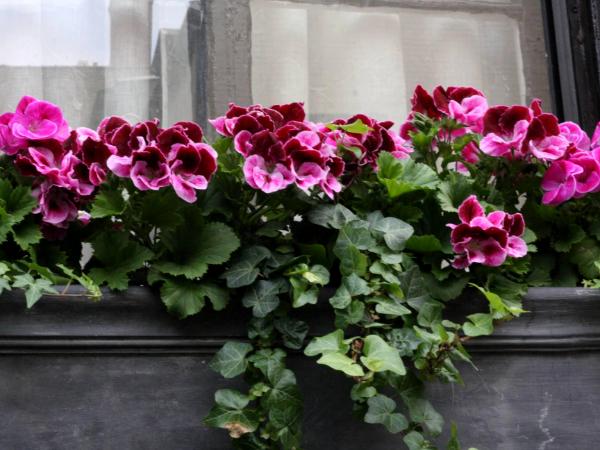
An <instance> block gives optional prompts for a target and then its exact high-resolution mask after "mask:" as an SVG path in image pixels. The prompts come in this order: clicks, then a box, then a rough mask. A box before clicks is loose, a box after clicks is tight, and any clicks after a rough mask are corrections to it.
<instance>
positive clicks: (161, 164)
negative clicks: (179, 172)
mask: <svg viewBox="0 0 600 450" xmlns="http://www.w3.org/2000/svg"><path fill="white" fill-rule="evenodd" d="M106 163H107V165H108V168H109V169H110V170H111V171H112V172H113V173H115V174H116V175H117V176H119V177H124V178H127V177H128V178H131V181H132V182H133V184H134V186H135V187H136V188H138V189H139V190H140V191H147V190H153V191H156V190H158V189H160V188H162V187H165V186H168V185H169V183H170V181H169V178H170V171H169V166H168V164H167V160H166V158H165V155H164V154H163V153H162V152H161V151H160V149H159V148H158V147H156V146H154V145H149V146H147V147H144V148H141V149H139V150H136V151H134V152H133V153H132V154H131V156H117V155H112V156H110V157H109V158H108V160H107V162H106Z"/></svg>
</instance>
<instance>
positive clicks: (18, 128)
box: [8, 96, 69, 141]
mask: <svg viewBox="0 0 600 450" xmlns="http://www.w3.org/2000/svg"><path fill="white" fill-rule="evenodd" d="M8 126H9V127H10V130H11V132H12V134H13V136H14V137H15V138H21V139H26V140H27V139H29V140H42V139H52V138H54V139H57V140H59V141H63V140H65V139H66V138H67V137H68V135H69V125H68V124H67V121H66V120H65V119H64V117H63V114H62V111H61V110H60V108H59V107H58V106H56V105H54V104H53V103H50V102H46V101H43V100H37V99H35V98H34V97H30V96H25V97H23V98H22V99H21V101H20V102H19V104H18V105H17V110H16V111H15V113H14V115H13V116H12V118H11V119H10V122H9V124H8Z"/></svg>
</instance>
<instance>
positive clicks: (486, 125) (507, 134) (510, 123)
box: [479, 105, 533, 157]
mask: <svg viewBox="0 0 600 450" xmlns="http://www.w3.org/2000/svg"><path fill="white" fill-rule="evenodd" d="M532 119H533V114H532V112H531V110H530V109H529V108H527V107H526V106H521V105H513V106H504V105H500V106H494V107H492V108H490V109H488V110H487V111H486V113H485V115H484V116H483V134H484V138H483V139H482V140H481V143H480V145H479V147H480V149H481V151H482V152H483V153H486V154H488V155H490V156H496V157H502V156H504V157H512V156H514V157H520V156H522V155H521V154H520V150H521V147H522V145H523V142H524V141H525V137H526V136H527V131H528V129H529V124H530V122H531V120H532Z"/></svg>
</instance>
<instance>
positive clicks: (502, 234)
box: [448, 195, 527, 269]
mask: <svg viewBox="0 0 600 450" xmlns="http://www.w3.org/2000/svg"><path fill="white" fill-rule="evenodd" d="M458 217H459V218H460V220H461V223H460V224H458V225H455V224H448V226H449V227H450V228H452V233H451V235H450V240H451V243H452V249H453V250H454V252H455V253H456V257H455V259H454V261H453V262H452V265H453V267H455V268H457V269H465V268H467V267H469V266H470V265H471V264H474V263H477V264H483V265H485V266H490V267H497V266H500V265H502V264H503V263H504V261H505V260H506V258H507V257H509V256H510V257H514V258H520V257H523V256H525V255H526V254H527V245H526V244H525V241H523V239H522V238H521V236H522V235H523V233H524V231H525V222H524V220H523V216H522V215H521V214H520V213H517V214H507V213H505V212H504V211H494V212H491V213H490V214H488V215H486V214H485V211H484V209H483V207H482V206H481V204H480V203H479V201H477V197H475V196H474V195H471V196H469V197H468V198H467V199H466V200H465V201H464V202H463V203H462V204H461V205H460V207H459V208H458Z"/></svg>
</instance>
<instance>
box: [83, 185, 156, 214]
mask: <svg viewBox="0 0 600 450" xmlns="http://www.w3.org/2000/svg"><path fill="white" fill-rule="evenodd" d="M125 206H126V204H125V199H124V198H123V194H122V193H121V192H120V191H118V190H109V189H101V190H100V192H99V193H98V195H96V198H95V199H94V203H92V209H91V211H90V215H91V216H92V218H94V219H101V218H103V217H111V216H119V215H121V214H123V211H125ZM165 215H168V214H165Z"/></svg>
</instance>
